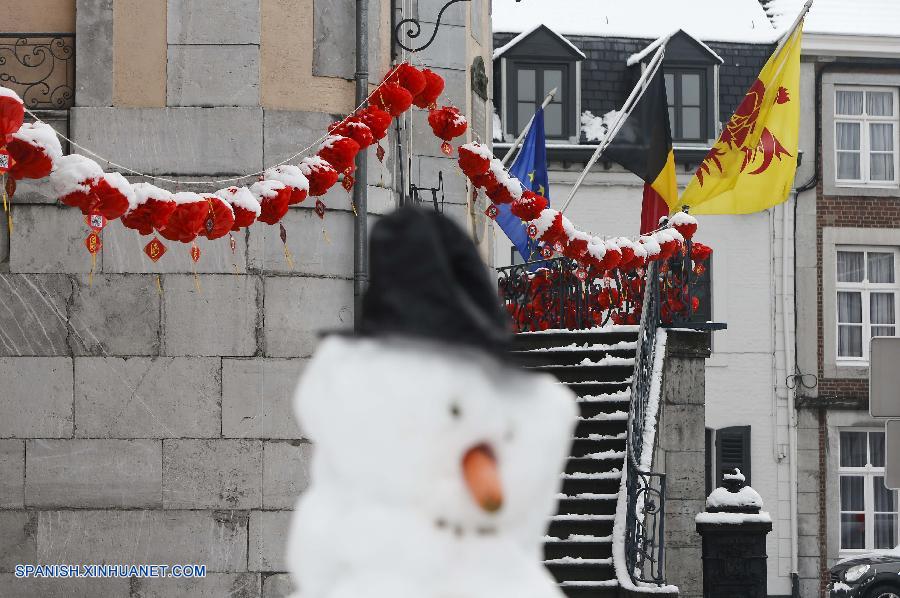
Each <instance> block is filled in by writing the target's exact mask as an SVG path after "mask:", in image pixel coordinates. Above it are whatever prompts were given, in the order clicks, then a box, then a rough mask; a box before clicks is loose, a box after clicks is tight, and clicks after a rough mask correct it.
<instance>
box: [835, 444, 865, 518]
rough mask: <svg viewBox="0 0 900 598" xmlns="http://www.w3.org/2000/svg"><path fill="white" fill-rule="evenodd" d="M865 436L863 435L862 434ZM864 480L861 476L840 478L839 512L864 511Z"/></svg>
mask: <svg viewBox="0 0 900 598" xmlns="http://www.w3.org/2000/svg"><path fill="white" fill-rule="evenodd" d="M863 434H865V433H863ZM865 480H866V478H864V477H863V476H861V475H842V476H841V510H842V511H865V510H866V499H865Z"/></svg>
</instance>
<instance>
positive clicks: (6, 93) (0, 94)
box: [0, 85, 23, 104]
mask: <svg viewBox="0 0 900 598" xmlns="http://www.w3.org/2000/svg"><path fill="white" fill-rule="evenodd" d="M0 98H12V99H14V100H16V101H18V102H19V103H20V104H22V103H23V102H22V98H20V97H19V94H17V93H16V92H14V91H13V90H11V89H10V88H8V87H3V86H2V85H0Z"/></svg>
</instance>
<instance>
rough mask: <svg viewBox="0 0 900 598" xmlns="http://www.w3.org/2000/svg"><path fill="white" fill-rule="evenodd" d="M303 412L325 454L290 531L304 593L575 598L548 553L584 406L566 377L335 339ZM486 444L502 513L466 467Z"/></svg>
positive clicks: (434, 348)
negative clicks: (546, 540) (484, 498)
mask: <svg viewBox="0 0 900 598" xmlns="http://www.w3.org/2000/svg"><path fill="white" fill-rule="evenodd" d="M397 363H404V364H406V368H407V369H406V370H405V371H404V373H403V375H400V376H398V375H395V373H394V372H395V370H396V364H397ZM351 371H352V372H353V373H354V375H352V376H348V375H347V372H351ZM294 407H295V412H296V417H297V420H298V421H302V422H303V424H302V426H303V429H304V435H305V436H307V437H308V438H309V439H310V440H311V441H312V442H313V443H314V446H315V451H313V456H312V463H311V472H310V477H311V485H310V487H309V489H308V490H306V491H305V492H304V493H303V494H302V495H301V496H300V498H299V499H298V503H297V508H296V509H295V511H294V514H293V517H292V519H291V523H290V530H289V532H288V546H287V557H286V562H287V568H288V570H289V571H290V572H291V573H292V574H293V575H294V576H296V578H297V579H303V596H311V597H312V596H315V597H316V598H349V597H356V596H366V597H367V598H422V597H423V596H435V595H447V596H451V595H452V596H486V595H490V596H497V597H498V598H502V597H506V598H513V597H522V598H561V593H560V590H559V589H558V587H557V586H556V584H555V583H554V580H553V578H552V576H550V575H549V573H548V572H547V570H546V569H545V568H544V567H543V565H542V563H541V556H540V554H541V547H542V544H543V537H544V535H545V534H546V529H547V522H548V520H549V519H550V517H551V515H552V514H553V513H554V512H555V509H556V498H555V496H556V493H557V492H559V489H560V487H561V483H562V482H561V480H560V478H559V473H558V472H559V471H561V470H562V469H563V468H564V463H565V461H566V458H567V456H568V449H569V445H570V443H571V438H572V433H573V430H574V426H575V422H576V414H577V409H576V404H575V399H574V395H573V394H572V393H571V391H569V390H567V389H565V388H564V387H560V386H558V385H557V384H556V382H555V379H554V378H553V377H552V376H550V375H549V374H538V373H534V372H528V371H524V370H519V369H513V368H510V367H509V366H507V365H503V364H501V363H500V362H499V361H496V360H492V359H489V358H487V357H486V356H484V355H481V354H478V352H472V351H470V350H465V349H454V348H450V347H447V346H446V345H440V344H436V343H430V342H426V341H413V340H411V339H400V338H395V339H378V338H358V337H345V336H337V335H335V336H329V337H326V338H325V339H324V340H322V341H321V342H320V343H319V345H318V348H317V350H316V353H315V355H314V356H313V358H312V359H311V361H310V362H309V363H308V365H306V367H305V369H304V370H303V374H302V377H301V380H300V383H299V385H298V387H297V392H296V394H295V396H294ZM480 444H487V445H488V446H489V447H490V448H491V449H492V451H493V453H494V454H495V455H496V462H497V468H498V469H497V471H498V475H499V479H500V485H501V486H502V489H503V505H502V508H500V509H499V510H497V511H494V512H488V511H486V510H484V509H482V508H481V507H480V506H479V505H478V503H477V502H476V501H475V500H474V499H473V497H472V494H471V492H470V490H469V484H467V483H466V481H465V479H464V476H463V475H462V471H461V468H460V463H461V461H462V458H463V455H465V454H466V453H467V451H468V450H470V449H471V448H473V447H475V446H478V445H480Z"/></svg>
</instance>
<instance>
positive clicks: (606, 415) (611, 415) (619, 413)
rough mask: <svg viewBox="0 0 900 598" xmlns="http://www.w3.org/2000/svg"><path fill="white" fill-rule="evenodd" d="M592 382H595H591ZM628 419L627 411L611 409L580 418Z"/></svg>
mask: <svg viewBox="0 0 900 598" xmlns="http://www.w3.org/2000/svg"><path fill="white" fill-rule="evenodd" d="M592 384H596V382H593V383H592ZM624 419H628V413H627V412H625V411H613V412H612V413H598V414H597V415H595V416H593V417H585V418H582V420H583V421H619V420H624Z"/></svg>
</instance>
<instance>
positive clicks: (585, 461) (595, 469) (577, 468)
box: [565, 451, 624, 473]
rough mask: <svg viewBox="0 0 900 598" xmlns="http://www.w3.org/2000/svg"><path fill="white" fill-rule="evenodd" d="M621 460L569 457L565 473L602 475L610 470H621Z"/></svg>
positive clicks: (612, 452) (607, 452) (611, 452)
mask: <svg viewBox="0 0 900 598" xmlns="http://www.w3.org/2000/svg"><path fill="white" fill-rule="evenodd" d="M618 452H619V451H604V453H595V454H617V453H618ZM623 461H624V459H623V458H610V459H593V458H590V457H569V459H568V461H566V469H565V473H576V472H583V473H602V472H605V471H609V470H610V469H612V468H616V469H618V468H621V467H622V463H623Z"/></svg>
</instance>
